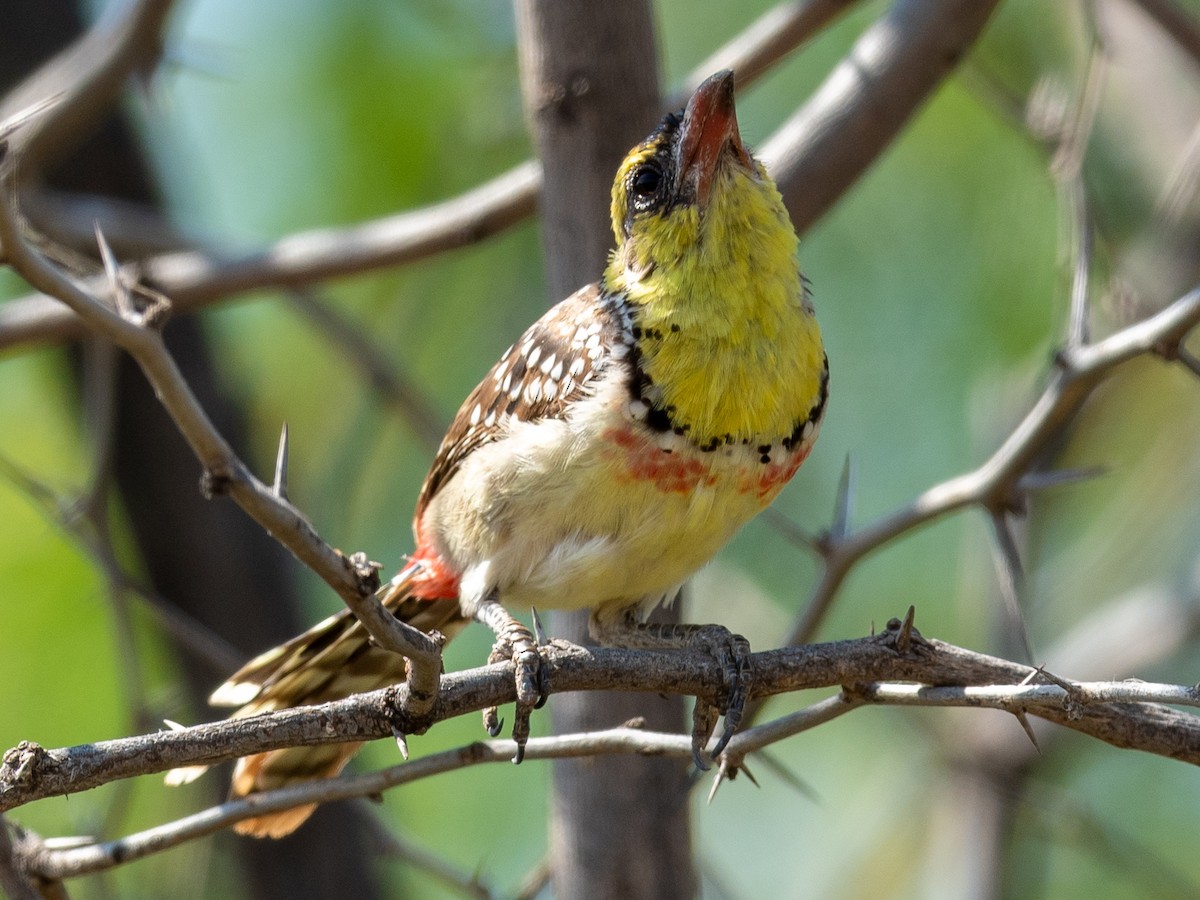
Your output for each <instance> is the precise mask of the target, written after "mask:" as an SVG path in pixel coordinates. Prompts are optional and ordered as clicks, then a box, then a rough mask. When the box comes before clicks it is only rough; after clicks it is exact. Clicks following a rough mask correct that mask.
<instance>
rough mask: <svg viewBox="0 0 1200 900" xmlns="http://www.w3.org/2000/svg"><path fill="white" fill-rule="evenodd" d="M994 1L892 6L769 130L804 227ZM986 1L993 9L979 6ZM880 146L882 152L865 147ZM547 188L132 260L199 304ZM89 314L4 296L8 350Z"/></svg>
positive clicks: (759, 32) (178, 306) (488, 224)
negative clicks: (860, 61) (843, 70)
mask: <svg viewBox="0 0 1200 900" xmlns="http://www.w3.org/2000/svg"><path fill="white" fill-rule="evenodd" d="M849 5H851V4H850V2H849V0H846V2H843V3H840V4H839V3H835V2H829V0H808V2H802V3H785V4H781V5H780V6H779V7H776V8H774V9H772V10H769V11H768V12H767V13H765V14H764V15H763V16H762V17H761V18H760V19H759V20H758V21H756V22H754V23H752V24H751V25H750V26H749V27H748V28H747V29H746V31H745V32H744V33H743V34H742V35H739V36H738V37H735V38H734V39H733V40H732V41H731V42H730V43H729V44H727V45H726V47H725V48H723V49H722V50H719V51H718V52H717V53H716V54H714V57H713V58H714V59H716V58H719V59H720V60H721V64H722V65H727V66H729V67H731V68H733V69H734V70H735V71H736V72H737V73H738V76H739V83H740V84H741V85H742V86H743V87H745V86H747V85H749V84H750V83H752V81H753V80H754V79H756V78H757V77H759V76H760V75H761V74H762V73H763V72H765V70H766V68H767V67H768V66H770V65H773V64H774V63H776V62H778V61H779V60H780V59H781V58H782V57H783V54H784V51H785V50H789V51H790V50H792V49H794V48H795V47H796V46H799V45H800V44H802V43H803V42H804V41H806V40H807V39H808V38H809V37H811V36H812V35H813V34H814V33H815V32H816V31H817V30H818V29H819V28H820V27H822V26H823V25H825V24H826V23H827V22H829V21H830V20H831V19H832V18H833V17H834V16H835V15H836V14H837V13H838V12H839V11H840V8H843V7H846V6H849ZM994 5H995V0H987V2H982V0H927V2H925V3H923V4H922V3H913V2H912V0H902V2H901V3H899V4H898V6H899V7H900V8H901V10H900V11H901V13H902V14H901V15H898V16H896V15H892V16H889V17H888V18H887V19H886V20H885V23H884V24H881V25H880V26H879V28H880V29H881V30H882V31H884V32H886V34H887V36H888V37H887V41H886V44H885V46H886V47H887V50H888V52H887V53H886V54H884V55H883V56H881V57H879V58H875V57H874V55H873V54H872V58H871V62H873V63H877V64H878V65H879V66H880V68H879V69H878V70H872V71H873V73H874V74H873V77H871V78H860V79H855V80H854V81H852V82H851V83H847V82H846V80H845V78H844V77H843V76H842V75H840V74H839V73H837V72H835V73H834V74H833V75H831V76H830V79H829V80H828V81H827V85H826V87H825V88H823V89H822V90H821V91H820V92H818V94H817V95H816V96H815V97H814V99H813V101H811V102H810V103H809V104H808V105H806V106H805V107H804V110H802V112H803V113H804V120H803V121H806V122H808V123H809V126H805V125H804V124H803V122H800V121H797V120H795V119H794V120H793V121H792V122H791V123H789V124H788V125H786V126H784V128H783V129H781V131H780V133H779V134H777V135H776V136H775V137H774V138H772V139H770V140H768V141H767V142H766V144H765V145H764V147H763V156H764V158H767V159H779V160H781V163H780V167H779V169H778V171H777V173H776V174H777V176H778V181H779V185H780V189H781V190H782V191H783V193H784V197H785V201H786V202H787V203H788V208H789V211H790V212H791V213H792V216H793V221H795V223H796V225H797V228H798V229H799V230H800V231H804V230H805V229H806V228H807V227H808V226H809V225H811V224H812V223H813V222H814V221H815V220H816V218H817V215H818V213H819V212H820V211H821V210H823V209H824V208H825V207H824V206H819V205H818V206H813V205H812V204H814V203H827V201H828V198H827V197H826V194H825V193H822V194H820V195H819V196H817V195H815V194H813V193H812V192H811V190H809V188H810V187H811V185H812V184H813V183H815V182H812V181H809V180H807V179H809V178H811V177H812V175H811V173H810V172H809V169H808V166H811V165H818V166H825V167H830V168H831V170H833V174H831V175H830V177H831V178H832V177H834V175H836V179H837V183H838V184H839V185H840V187H839V188H838V190H839V191H842V190H845V188H847V187H848V186H849V185H850V184H851V183H852V182H853V180H854V179H855V178H857V177H858V176H859V175H861V174H862V172H863V171H864V170H865V168H866V167H867V166H868V165H869V164H870V163H871V161H873V160H874V158H875V157H876V155H877V154H878V153H880V152H882V151H883V149H884V148H885V147H886V146H887V144H888V143H889V142H890V141H891V140H893V139H894V138H895V137H896V136H897V135H898V134H899V133H900V131H901V130H902V129H903V127H904V125H905V124H906V123H907V121H908V119H909V117H910V115H911V114H912V113H913V112H915V110H916V109H918V108H919V107H920V105H921V103H922V102H923V101H924V100H925V99H926V98H927V97H928V96H929V94H930V92H932V90H933V89H934V88H935V87H936V85H937V84H938V83H939V81H940V79H941V78H942V77H944V76H945V75H946V74H948V72H949V68H948V67H947V66H946V65H945V63H946V62H947V61H950V60H954V59H957V58H958V57H959V56H961V55H962V54H963V53H964V52H965V51H966V49H967V48H968V47H969V46H970V45H971V43H972V42H973V41H974V39H975V38H976V37H977V36H978V33H979V29H980V28H981V27H982V22H983V21H984V20H986V18H987V12H988V11H990V9H991V8H992V6H994ZM921 6H925V7H928V9H929V11H930V14H928V15H926V14H924V13H922V14H921V15H915V14H914V15H909V14H908V13H905V12H904V10H906V9H909V8H912V7H921ZM980 13H982V18H981V19H979V18H977V17H978V16H979V14H980ZM868 38H869V39H868ZM877 44H878V41H877V38H875V37H870V36H864V40H863V42H860V46H861V48H862V50H863V52H865V51H866V50H867V49H869V47H870V46H875V45H877ZM931 47H935V48H936V50H937V53H936V54H935V53H932V52H931V51H930V48H931ZM856 52H858V51H856ZM931 63H934V64H933V65H932V66H931ZM908 64H911V65H910V67H909V69H908V70H906V71H911V72H919V73H924V77H916V78H905V79H904V80H903V83H902V85H901V87H900V89H899V90H897V89H896V87H895V86H894V79H892V78H890V77H888V76H889V73H893V72H895V71H897V70H900V69H903V67H904V66H905V65H908ZM856 65H857V64H856ZM704 66H705V67H703V68H697V70H696V71H695V72H693V73H691V74H690V75H689V76H688V77H687V78H686V79H685V83H688V84H691V83H699V82H700V81H702V80H703V79H704V78H705V77H707V76H708V75H710V74H712V72H711V70H710V69H708V68H707V66H708V62H707V61H706V62H705V64H704ZM743 69H745V71H743ZM885 93H886V96H885ZM840 103H845V104H846V108H847V112H846V113H845V114H839V115H838V116H837V117H836V119H831V118H829V116H830V115H831V113H832V111H833V107H832V106H831V104H840ZM882 108H886V109H887V110H888V116H887V117H886V119H884V120H881V119H880V118H879V117H878V116H877V115H876V111H877V110H879V109H882ZM806 127H811V128H813V129H815V131H816V133H818V134H820V135H823V136H824V139H823V140H822V141H821V143H820V145H819V146H813V145H811V140H810V139H811V137H812V133H811V132H809V131H807V130H806ZM833 134H836V135H840V138H839V140H837V141H834V140H828V138H829V137H830V136H831V135H833ZM839 141H840V142H839ZM846 141H858V142H859V143H857V144H855V146H857V147H858V148H859V151H860V152H857V155H856V156H855V157H854V158H853V159H852V158H850V157H848V156H847V155H846V154H845V153H844V144H845V142H846ZM868 147H869V148H870V151H871V152H869V153H863V152H861V151H862V150H865V149H867V148H868ZM799 148H803V150H802V151H801V149H799ZM801 162H803V163H805V168H803V169H801V168H800V167H799V163H801ZM831 183H832V182H831ZM540 188H541V169H540V167H539V165H538V163H537V162H536V161H534V160H530V161H526V162H524V163H521V164H520V165H518V166H515V167H513V168H512V169H510V170H509V171H507V172H505V173H502V174H501V175H498V176H496V177H495V178H493V179H491V180H489V181H487V182H484V183H483V184H482V185H479V186H478V187H475V188H472V189H471V190H469V191H467V192H466V193H464V194H462V195H460V196H458V197H454V198H451V199H449V200H445V201H442V202H440V203H436V204H433V205H431V206H427V207H424V208H421V209H416V210H411V211H408V212H403V213H398V214H396V215H394V216H388V217H384V218H381V219H376V220H374V221H371V222H366V223H362V224H358V225H353V226H349V227H346V228H322V229H315V230H312V231H306V232H300V233H297V234H293V235H289V236H288V237H285V238H282V239H280V240H279V241H278V242H276V243H275V244H274V245H272V246H271V247H269V248H267V249H265V250H255V251H252V252H249V253H246V254H243V255H240V256H227V255H220V254H216V253H214V252H212V251H207V250H188V251H181V252H177V253H170V254H165V255H162V256H157V257H154V258H152V259H150V260H147V261H146V262H144V263H138V264H131V265H129V266H127V268H129V269H130V275H131V277H133V278H135V279H138V280H140V281H141V282H143V283H146V284H149V285H152V286H153V287H155V289H157V290H159V291H161V292H163V293H164V294H166V295H168V296H169V297H170V298H171V300H172V303H173V309H174V310H175V311H176V312H188V311H192V310H195V309H198V308H200V307H202V306H204V305H207V304H210V303H213V302H216V301H218V300H221V299H224V298H226V297H229V296H231V295H234V294H238V293H242V292H245V291H250V290H259V289H263V288H272V287H275V288H279V287H302V286H306V285H311V284H313V283H314V282H317V281H322V280H326V279H330V278H335V277H339V276H344V275H350V274H361V273H364V272H369V271H372V270H375V269H378V268H382V267H388V266H398V265H402V264H405V263H411V262H414V261H416V260H419V259H423V258H425V257H428V256H431V255H433V254H435V253H442V252H445V251H447V250H452V249H455V248H459V247H464V246H468V245H470V244H474V243H477V242H479V241H480V240H483V239H484V238H486V237H489V236H491V235H494V234H497V233H499V232H501V231H503V230H504V229H506V228H509V227H511V226H512V225H515V224H517V223H518V222H521V221H523V220H525V219H526V218H528V217H529V216H531V215H533V213H534V211H535V209H536V199H537V193H538V191H539V190H540ZM82 325H83V322H82V321H81V320H80V318H79V316H78V314H77V313H76V312H75V311H73V310H72V309H70V308H69V307H66V306H63V305H62V304H60V303H58V302H57V301H56V300H55V299H54V298H53V296H51V295H46V293H45V292H43V294H42V295H41V296H31V297H26V298H22V299H18V300H12V301H9V302H8V303H5V304H4V306H3V307H0V352H2V351H4V350H10V349H13V348H16V347H20V346H24V345H28V344H37V343H44V342H52V341H62V340H66V339H70V338H74V337H78V336H79V335H80V334H81V333H82V328H81V326H82Z"/></svg>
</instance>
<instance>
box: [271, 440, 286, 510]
mask: <svg viewBox="0 0 1200 900" xmlns="http://www.w3.org/2000/svg"><path fill="white" fill-rule="evenodd" d="M287 467H288V424H287V422H284V423H283V428H282V429H281V430H280V432H279V450H278V452H276V454H275V483H274V484H273V485H272V487H271V490H272V491H273V492H274V493H275V496H276V497H278V498H279V499H280V500H286V499H287V498H288V495H287Z"/></svg>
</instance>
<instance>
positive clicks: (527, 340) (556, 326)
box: [416, 284, 629, 520]
mask: <svg viewBox="0 0 1200 900" xmlns="http://www.w3.org/2000/svg"><path fill="white" fill-rule="evenodd" d="M628 332H629V324H628V321H627V319H626V318H625V317H624V316H623V315H622V313H621V311H620V304H619V303H618V302H617V301H616V300H615V298H611V297H608V296H606V295H605V294H604V293H603V292H602V291H601V289H600V287H599V286H598V285H595V284H591V285H588V286H587V287H585V288H581V289H580V290H578V291H576V292H575V293H574V294H572V295H571V296H570V297H568V298H567V299H566V300H563V301H562V302H561V303H559V304H558V305H557V306H555V307H553V308H552V309H551V310H550V311H549V312H547V313H546V314H545V315H544V316H542V318H540V319H539V320H538V321H537V322H535V323H534V324H533V325H531V326H530V327H529V329H528V330H527V331H526V332H525V333H524V334H523V335H522V336H521V337H520V339H519V340H517V342H516V343H515V344H513V345H512V346H511V347H509V348H508V350H506V351H505V352H504V355H503V356H501V357H500V360H499V361H498V362H497V363H496V364H495V365H494V366H492V369H491V371H490V372H488V374H487V375H486V376H485V377H484V379H483V380H482V381H481V382H480V383H479V385H478V386H477V387H476V388H475V390H473V391H472V392H471V393H470V395H469V396H468V397H467V399H466V401H464V403H463V405H462V407H460V408H459V410H458V414H457V415H456V416H455V417H454V421H453V423H451V425H450V428H449V430H448V431H447V432H446V436H445V438H443V439H442V445H441V447H440V448H439V449H438V453H437V457H436V458H435V459H434V461H433V466H432V467H431V468H430V470H429V474H428V475H427V476H426V478H425V484H424V486H423V487H422V488H421V494H420V497H418V499H417V509H416V516H417V519H418V520H419V519H420V516H421V514H422V512H424V510H425V506H426V504H428V503H429V501H430V499H432V497H433V496H434V495H435V494H436V493H437V492H438V491H439V490H440V489H441V488H442V486H443V485H444V484H445V483H446V482H447V481H448V480H449V479H450V478H451V477H452V476H453V475H454V473H455V472H457V471H458V468H459V466H461V465H462V462H463V460H464V459H466V458H467V457H468V456H470V455H471V453H473V452H474V451H475V450H477V449H478V448H479V447H481V446H482V445H484V444H487V443H490V442H491V441H494V440H497V439H499V438H500V437H502V436H503V435H504V434H505V432H506V430H507V427H508V425H509V423H510V422H512V421H514V420H515V421H521V422H532V421H536V420H538V419H547V418H562V417H564V416H565V415H566V414H567V412H568V411H569V410H570V408H571V404H572V403H573V402H575V401H576V400H578V399H580V398H581V397H583V396H585V395H586V394H587V392H588V390H589V386H590V384H591V383H592V382H593V381H594V379H595V378H596V376H597V375H598V373H599V372H600V370H601V368H602V367H603V366H604V364H605V362H606V360H607V358H608V356H609V355H610V353H611V349H612V347H613V346H615V345H616V344H618V343H620V342H621V341H622V340H623V339H624V340H626V341H628V339H629V338H628Z"/></svg>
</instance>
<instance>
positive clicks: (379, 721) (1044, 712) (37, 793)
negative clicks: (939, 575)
mask: <svg viewBox="0 0 1200 900" xmlns="http://www.w3.org/2000/svg"><path fill="white" fill-rule="evenodd" d="M546 663H547V665H548V666H549V672H550V675H551V679H550V684H551V685H552V690H553V691H554V692H561V691H577V690H599V689H605V690H609V689H612V690H641V691H655V692H663V691H667V692H677V693H682V694H690V695H704V694H705V692H706V691H711V690H712V689H713V686H714V685H716V684H718V683H719V682H720V673H719V671H718V667H717V664H716V662H715V661H714V660H712V659H710V658H708V657H707V656H705V655H703V654H696V655H691V654H676V653H669V652H667V653H663V652H652V651H635V650H618V649H585V648H581V647H575V646H571V645H552V646H550V647H549V648H547V652H546ZM510 667H511V663H503V664H498V665H494V666H489V667H486V668H480V669H473V670H469V671H465V672H456V673H451V674H447V675H445V676H443V684H442V688H441V690H440V692H439V697H438V701H437V703H436V705H435V707H434V709H433V710H432V711H431V713H430V716H429V717H428V718H425V719H422V720H420V721H417V720H415V719H412V718H410V717H409V716H408V715H407V713H406V712H405V711H404V702H403V696H402V695H403V694H404V692H405V691H406V688H405V687H404V686H400V687H397V688H389V689H385V690H381V691H374V692H371V693H368V694H361V695H357V696H354V697H351V698H349V699H347V700H342V701H337V702H334V703H327V704H323V705H320V706H312V707H301V708H297V709H288V710H283V711H280V712H277V713H270V714H267V715H262V716H256V717H253V718H249V719H235V720H226V721H222V722H217V723H213V724H209V725H200V726H196V727H193V728H186V729H181V730H172V731H163V732H158V733H156V734H151V735H142V736H139V737H134V738H122V739H118V740H115V741H107V742H101V743H98V744H89V745H85V746H82V747H73V748H64V749H60V750H44V749H42V748H40V747H38V746H37V745H34V744H22V745H20V746H18V747H16V748H14V749H12V750H10V751H8V753H6V754H5V756H4V761H3V764H2V765H0V811H7V810H10V809H13V808H15V807H17V806H20V805H23V804H25V803H29V802H32V801H34V800H37V799H40V798H44V797H48V796H58V795H62V794H70V793H76V792H78V791H82V790H87V789H89V788H91V787H95V786H97V785H99V784H102V783H108V782H111V781H113V780H117V779H120V778H128V777H132V776H134V775H142V774H148V773H152V772H160V771H163V770H164V769H168V768H171V767H173V766H179V765H192V764H205V763H212V762H216V761H218V760H223V759H231V758H235V757H237V756H241V755H245V754H247V753H253V752H260V751H264V750H269V749H274V748H278V747H287V746H295V745H309V744H323V743H334V742H338V741H345V740H354V741H361V740H364V739H372V738H381V737H387V736H389V735H390V734H392V732H393V731H394V730H397V729H398V730H400V731H402V732H405V733H414V732H417V731H419V730H421V729H423V728H424V727H427V726H428V725H429V724H430V723H432V722H435V721H440V720H443V719H445V718H450V717H452V716H458V715H463V714H466V713H469V712H475V711H478V710H479V709H482V708H483V707H485V706H487V705H491V704H494V703H497V702H503V701H511V700H512V696H511V695H512V693H513V683H512V675H511V671H510ZM754 671H755V687H756V691H758V692H761V694H762V695H772V694H777V693H782V692H788V691H797V690H805V689H812V688H819V687H830V686H839V685H843V687H842V689H841V691H840V693H838V694H836V695H834V696H832V697H830V698H828V699H826V700H824V701H820V702H819V703H817V704H815V705H813V706H811V707H809V708H807V709H804V710H801V711H800V712H797V713H793V714H791V715H788V716H785V717H782V718H780V719H778V720H776V721H773V722H768V723H766V724H764V725H760V726H757V727H754V728H751V729H748V730H746V731H744V732H741V733H739V734H738V735H737V736H736V737H735V738H734V739H733V741H732V742H731V744H730V746H729V748H728V749H727V751H726V753H725V755H724V758H723V760H722V762H723V765H722V771H724V772H729V771H730V770H731V769H736V768H737V767H739V766H740V765H741V764H742V763H743V761H744V760H745V758H746V757H747V756H748V755H749V754H752V753H754V752H757V751H759V750H762V749H763V748H765V747H767V746H769V745H770V744H773V743H775V742H777V741H779V740H782V739H783V738H785V737H788V736H790V735H793V734H797V733H799V732H801V731H805V730H808V729H810V728H813V727H815V726H817V725H820V724H822V723H824V722H826V721H828V720H829V719H831V718H834V717H836V716H838V715H842V714H844V713H846V712H849V711H851V710H853V709H856V708H859V707H861V706H865V705H870V704H892V705H922V706H965V707H979V708H990V709H997V710H1003V711H1006V712H1010V713H1014V714H1016V713H1022V714H1023V713H1028V714H1031V715H1036V716H1039V717H1041V718H1045V719H1047V720H1049V721H1052V722H1055V723H1057V724H1059V725H1062V726H1064V727H1067V728H1070V729H1073V730H1076V731H1080V732H1082V733H1084V734H1089V735H1091V736H1093V737H1096V738H1098V739H1100V740H1103V741H1106V742H1108V743H1110V744H1113V745H1115V746H1119V747H1128V748H1131V749H1139V750H1143V751H1146V752H1150V753H1156V754H1160V755H1164V756H1169V757H1171V758H1174V759H1179V760H1182V761H1185V762H1190V763H1192V764H1197V765H1200V716H1195V715H1192V714H1189V713H1184V712H1179V711H1177V710H1174V709H1170V708H1168V707H1166V706H1163V705H1162V704H1173V705H1179V706H1190V707H1200V692H1197V690H1196V689H1195V688H1194V687H1183V686H1178V685H1162V684H1148V683H1145V682H1139V681H1124V682H1095V683H1075V682H1070V681H1066V680H1064V679H1062V678H1059V677H1058V676H1056V675H1052V674H1050V673H1046V672H1043V671H1042V670H1039V669H1033V668H1030V667H1028V666H1022V665H1019V664H1016V663H1012V662H1009V661H1007V660H1002V659H997V658H994V657H989V656H985V655H983V654H978V653H974V652H972V651H969V650H964V649H962V648H959V647H954V646H953V645H950V644H945V643H942V642H940V641H927V640H925V639H923V638H921V636H920V635H919V634H918V633H916V632H915V630H912V629H911V623H910V622H904V623H902V622H900V621H899V620H893V622H891V623H889V628H888V629H887V631H885V632H884V633H883V634H880V635H876V636H872V637H868V638H861V639H858V640H851V641H837V642H832V643H827V644H815V645H809V646H806V647H801V648H790V649H781V650H772V651H768V652H765V653H758V654H755V656H754ZM897 681H904V682H912V683H904V684H900V683H895V682H897ZM511 753H512V749H511V746H510V744H509V742H507V741H489V742H481V743H476V744H471V745H469V746H467V747H463V748H460V749H458V750H453V751H448V752H445V753H439V754H434V755H432V756H428V757H424V758H420V759H415V760H412V761H409V762H406V763H404V764H402V765H398V766H395V767H393V768H390V769H387V770H384V771H382V772H375V773H371V774H369V775H362V776H356V777H347V778H339V779H336V780H331V781H324V782H319V783H314V784H306V785H301V786H298V787H292V788H287V789H284V790H280V791H273V792H270V793H264V794H261V795H258V796H257V797H254V798H252V799H249V800H239V801H233V802H229V803H225V804H222V805H221V806H219V807H215V808H213V809H209V810H206V811H203V812H200V813H196V814H194V815H192V816H188V817H186V818H184V819H181V820H179V821H178V822H174V823H170V824H168V825H163V826H160V827H158V828H154V829H150V830H149V831H146V832H142V833H141V834H138V835H132V836H130V837H127V838H124V839H121V840H118V841H111V842H106V843H100V844H94V845H89V846H85V847H78V848H73V849H69V850H58V851H51V850H48V849H45V848H41V849H40V850H39V852H38V853H36V854H35V855H33V857H32V860H31V861H30V864H31V865H32V866H33V868H32V869H31V871H33V872H35V873H36V874H37V875H38V876H40V877H43V878H48V879H59V878H64V877H71V876H76V875H82V874H86V873H88V872H92V871H96V870H98V869H101V868H107V867H110V866H112V865H114V864H115V863H116V862H117V861H126V860H129V859H133V858H137V857H140V856H144V855H147V854H149V853H152V852H156V851H158V850H162V849H166V848H167V847H170V846H175V845H176V844H178V843H180V842H181V841H184V840H190V839H193V838H196V837H200V836H202V835H204V834H209V833H212V832H213V831H216V830H218V829H220V828H224V827H226V826H228V825H230V824H232V823H234V822H236V821H239V820H241V819H244V818H249V817H251V816H254V815H258V814H261V813H263V812H265V811H267V810H276V809H284V808H287V807H289V806H293V805H297V804H301V803H311V802H314V801H318V802H326V801H329V800H334V799H343V798H347V797H362V796H371V795H375V794H378V793H380V792H381V791H383V790H385V789H387V788H390V787H395V786H398V785H401V784H408V783H411V782H412V781H415V780H418V779H421V778H426V777H429V776H431V775H435V774H440V773H443V772H447V771H452V770H454V769H459V768H463V767H465V766H469V765H476V764H479V763H483V762H496V761H501V760H507V759H509V757H510V756H511ZM595 753H663V754H670V755H673V756H676V755H677V756H684V757H685V756H687V755H689V754H690V753H691V744H690V738H689V737H688V736H687V735H681V734H656V733H648V732H645V731H642V730H640V729H637V728H630V727H625V728H619V729H613V730H610V731H605V732H599V733H591V734H582V735H564V736H559V737H553V738H535V739H533V740H531V741H530V744H529V751H528V753H527V758H529V759H546V758H553V757H561V756H568V755H574V756H580V755H591V754H595Z"/></svg>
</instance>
